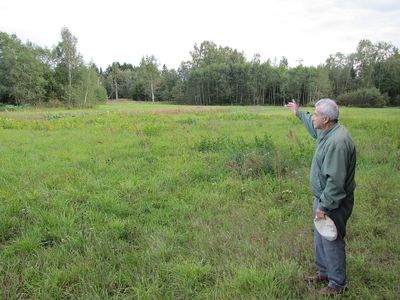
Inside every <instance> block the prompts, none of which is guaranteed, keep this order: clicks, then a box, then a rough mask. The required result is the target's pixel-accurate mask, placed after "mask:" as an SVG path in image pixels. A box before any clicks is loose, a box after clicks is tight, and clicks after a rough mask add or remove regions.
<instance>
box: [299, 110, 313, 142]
mask: <svg viewBox="0 0 400 300" xmlns="http://www.w3.org/2000/svg"><path fill="white" fill-rule="evenodd" d="M296 116H297V117H298V118H299V119H300V120H301V121H302V122H303V124H304V126H305V127H306V129H307V131H308V133H309V134H310V135H311V136H312V137H313V138H314V139H316V138H317V136H318V131H317V129H315V128H314V125H313V123H312V121H311V114H310V113H309V112H304V111H301V110H299V111H297V113H296Z"/></svg>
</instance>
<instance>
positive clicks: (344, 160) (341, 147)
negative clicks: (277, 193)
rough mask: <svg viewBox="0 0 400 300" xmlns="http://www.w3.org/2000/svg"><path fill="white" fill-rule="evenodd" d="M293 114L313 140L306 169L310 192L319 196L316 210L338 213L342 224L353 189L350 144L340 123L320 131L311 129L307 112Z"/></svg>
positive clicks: (352, 149) (353, 163) (353, 155)
mask: <svg viewBox="0 0 400 300" xmlns="http://www.w3.org/2000/svg"><path fill="white" fill-rule="evenodd" d="M296 115H297V117H298V118H299V119H300V120H301V121H302V122H303V124H304V126H305V127H306V128H307V130H308V132H309V133H310V134H311V136H312V137H313V138H314V139H316V140H317V147H316V150H315V153H314V157H313V160H312V164H311V171H310V184H311V191H312V192H313V194H314V195H315V196H316V197H317V198H319V209H321V210H323V211H325V212H326V213H327V214H328V215H330V216H331V217H332V215H333V217H335V215H339V216H338V218H339V219H341V220H337V221H338V222H340V223H343V224H342V226H343V227H345V225H346V221H347V219H348V217H350V214H351V211H352V209H353V201H354V200H353V199H354V198H353V192H354V189H355V188H356V183H355V179H354V176H355V170H356V149H355V146H354V143H353V141H352V140H351V137H350V136H349V134H348V132H347V129H346V128H345V127H344V126H343V125H340V124H335V125H334V126H333V127H332V128H330V129H329V130H327V131H321V130H319V129H315V128H314V125H313V123H312V121H311V114H310V113H308V112H303V111H298V112H297V114H296ZM334 219H335V218H334ZM337 225H338V224H337ZM343 236H344V228H343Z"/></svg>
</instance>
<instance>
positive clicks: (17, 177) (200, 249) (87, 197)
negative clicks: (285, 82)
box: [0, 101, 400, 299]
mask: <svg viewBox="0 0 400 300" xmlns="http://www.w3.org/2000/svg"><path fill="white" fill-rule="evenodd" d="M303 109H306V110H310V111H312V110H313V108H312V107H309V108H303ZM340 121H341V123H342V124H344V125H345V126H346V127H347V128H348V129H349V131H350V133H351V135H352V137H353V140H354V142H355V144H356V147H357V151H358V152H357V155H358V162H357V174H356V180H357V184H358V186H357V189H356V193H355V201H356V202H355V207H354V211H353V215H352V217H351V218H350V220H349V224H348V230H347V232H348V233H347V236H346V242H347V268H348V277H349V290H348V292H347V293H346V294H345V296H344V298H346V299H347V298H348V299H398V297H399V294H400V275H399V274H400V260H399V257H400V234H399V232H400V224H399V218H400V208H399V207H400V195H399V193H400V176H399V171H400V109H398V108H382V109H366V108H364V109H358V108H342V109H341V116H340ZM314 148H315V143H314V141H313V140H312V138H311V137H310V136H309V135H308V133H307V132H306V130H305V129H304V128H303V127H302V124H301V123H300V121H299V120H297V118H296V117H295V116H294V115H293V114H292V113H291V112H290V111H288V110H287V109H284V108H283V107H269V106H267V107H262V106H257V107H250V106H244V107H232V106H227V107H218V106H212V107H199V106H183V105H181V106H178V105H172V104H152V103H140V102H139V103H137V102H125V101H120V102H109V103H107V104H105V105H101V106H99V107H97V108H93V109H85V110H68V109H64V110H63V109H43V108H42V109H38V108H25V109H21V110H16V111H9V110H6V109H5V110H3V111H1V112H0V157H1V168H0V298H1V299H318V290H319V289H320V288H321V287H322V286H319V285H315V286H310V285H307V284H306V283H304V282H303V280H302V278H303V276H304V275H306V274H310V273H314V272H315V268H314V263H313V245H312V216H311V206H312V201H313V199H312V196H311V192H310V189H309V177H308V175H309V167H310V163H311V158H312V155H313V152H314Z"/></svg>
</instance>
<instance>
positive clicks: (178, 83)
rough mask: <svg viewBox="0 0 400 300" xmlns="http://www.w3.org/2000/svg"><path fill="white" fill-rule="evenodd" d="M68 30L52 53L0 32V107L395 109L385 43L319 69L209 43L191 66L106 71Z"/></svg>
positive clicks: (363, 44) (394, 55)
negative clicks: (117, 104)
mask: <svg viewBox="0 0 400 300" xmlns="http://www.w3.org/2000/svg"><path fill="white" fill-rule="evenodd" d="M77 42H78V40H77V38H76V37H75V36H74V35H73V34H72V33H71V32H70V31H69V29H68V28H63V29H62V30H61V41H60V42H59V43H58V44H57V45H56V46H55V47H54V48H53V49H45V48H42V47H39V46H37V45H35V44H33V43H31V42H27V43H22V42H21V40H19V39H18V37H17V36H16V35H9V34H7V33H4V32H0V103H3V104H16V105H22V104H32V105H66V106H93V105H95V104H96V103H99V102H101V101H106V100H107V99H121V98H124V99H132V100H142V101H169V102H179V103H188V104H197V105H216V104H218V105H228V104H229V105H231V104H234V105H282V104H283V103H284V102H285V101H288V100H289V99H299V100H300V102H301V103H302V104H308V103H312V102H313V101H315V100H316V99H319V98H322V97H331V98H334V99H337V100H338V102H339V103H340V104H342V105H351V106H360V107H382V106H398V105H400V54H399V51H398V48H397V47H395V46H394V45H392V44H391V43H388V42H376V43H373V42H371V41H369V40H361V41H360V42H359V43H358V46H357V49H356V51H355V52H354V53H350V54H343V53H336V54H332V55H330V56H329V57H328V58H327V59H326V61H325V62H324V63H321V64H320V65H319V66H304V65H303V64H302V63H301V62H300V63H299V64H298V65H297V66H295V67H289V64H288V60H287V59H286V58H285V57H282V58H281V59H280V60H279V61H276V60H275V61H271V60H267V61H262V60H261V57H260V56H259V55H255V56H254V57H253V58H252V59H251V60H250V61H248V60H247V59H246V57H245V54H244V53H243V52H240V51H238V50H236V49H232V48H230V47H222V46H218V45H216V44H215V43H213V42H211V41H204V42H202V43H201V44H200V45H197V44H195V45H194V49H193V50H192V51H191V52H190V55H191V60H190V61H186V62H182V63H181V65H180V67H179V68H178V69H177V70H175V69H168V68H167V67H166V66H165V65H164V66H162V67H160V65H159V63H158V61H157V58H156V57H154V56H144V57H143V58H142V60H141V62H140V64H139V66H133V65H132V64H129V63H120V62H113V63H112V64H111V65H109V66H108V67H107V68H106V70H102V69H101V68H98V67H97V66H96V64H95V63H94V62H90V63H86V62H84V61H83V59H82V56H81V55H80V54H79V52H78V49H77Z"/></svg>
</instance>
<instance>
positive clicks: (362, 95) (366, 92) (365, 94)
mask: <svg viewBox="0 0 400 300" xmlns="http://www.w3.org/2000/svg"><path fill="white" fill-rule="evenodd" d="M337 100H338V104H340V105H345V106H358V107H383V106H385V104H386V103H387V101H388V96H387V95H386V94H381V92H380V91H379V90H378V89H377V88H375V87H373V88H361V89H358V90H355V91H352V92H348V93H345V94H342V95H340V96H339V97H338V99H337Z"/></svg>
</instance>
